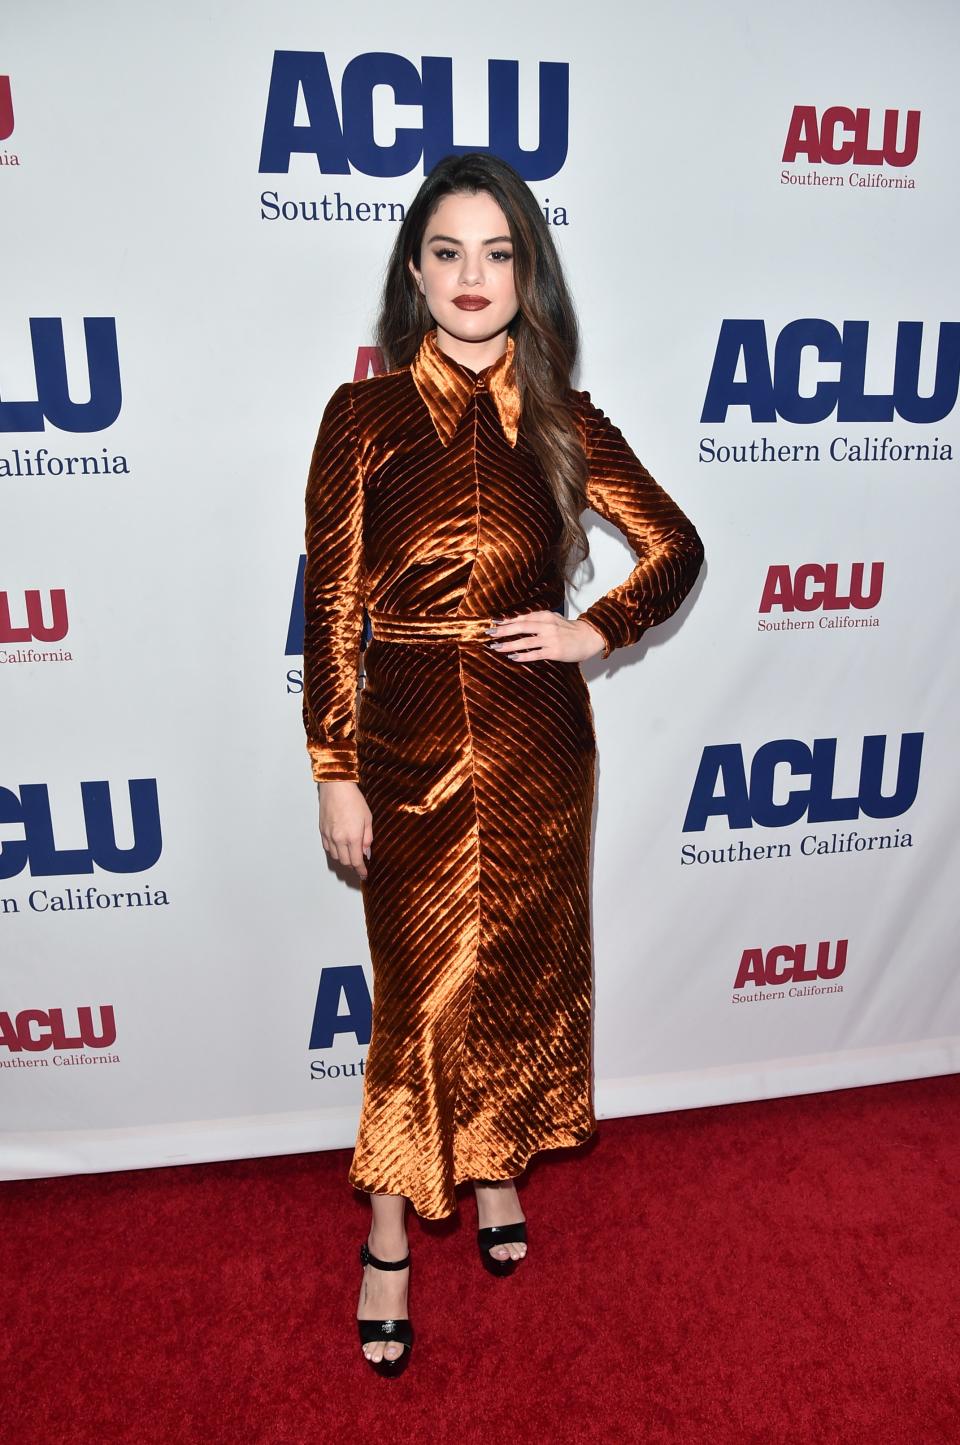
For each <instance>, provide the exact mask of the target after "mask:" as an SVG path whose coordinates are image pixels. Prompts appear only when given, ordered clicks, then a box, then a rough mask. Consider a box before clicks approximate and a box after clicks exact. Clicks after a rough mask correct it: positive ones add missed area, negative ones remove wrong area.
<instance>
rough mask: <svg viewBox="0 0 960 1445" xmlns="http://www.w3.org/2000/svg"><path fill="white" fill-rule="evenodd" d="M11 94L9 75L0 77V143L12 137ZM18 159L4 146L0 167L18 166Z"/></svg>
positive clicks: (0, 151) (1, 152)
mask: <svg viewBox="0 0 960 1445" xmlns="http://www.w3.org/2000/svg"><path fill="white" fill-rule="evenodd" d="M13 125H14V122H13V92H12V91H11V89H10V77H9V75H0V142H2V141H5V140H9V139H10V137H11V136H12V135H13ZM19 164H20V157H19V156H18V155H17V154H16V153H15V152H14V151H8V150H7V148H6V146H4V148H3V149H2V150H0V166H18V165H19Z"/></svg>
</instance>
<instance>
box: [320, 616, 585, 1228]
mask: <svg viewBox="0 0 960 1445" xmlns="http://www.w3.org/2000/svg"><path fill="white" fill-rule="evenodd" d="M373 626H374V634H375V635H374V640H373V641H372V642H370V643H369V644H368V646H367V649H366V652H365V654H364V657H365V683H364V687H363V689H362V691H361V693H360V701H359V716H358V756H359V771H360V788H361V791H362V793H363V795H364V797H365V799H366V801H367V803H368V805H369V807H370V809H371V812H372V814H373V820H374V821H373V845H372V850H371V857H370V861H369V863H368V865H367V868H368V873H367V878H366V880H365V881H364V883H363V885H362V887H363V898H364V907H365V916H366V925H367V936H368V941H369V947H370V956H371V959H372V962H373V980H374V986H373V1028H372V1034H371V1038H370V1047H369V1050H368V1054H367V1063H366V1073H365V1079H364V1099H363V1109H362V1115H361V1120H360V1127H359V1132H358V1136H357V1143H356V1149H355V1152H354V1156H353V1161H352V1165H351V1168H350V1172H349V1178H350V1180H351V1182H352V1183H353V1184H354V1185H356V1186H357V1187H358V1188H360V1189H363V1190H368V1191H371V1192H376V1193H400V1194H405V1195H407V1196H408V1197H409V1198H410V1199H411V1200H412V1202H413V1205H414V1207H415V1209H416V1210H417V1212H418V1214H420V1215H422V1216H423V1217H424V1218H428V1219H436V1218H441V1217H442V1216H444V1215H447V1214H449V1213H451V1212H452V1211H453V1209H454V1208H455V1205H456V1201H455V1198H454V1187H455V1186H456V1185H457V1184H459V1183H461V1182H463V1181H464V1180H468V1179H506V1178H511V1177H513V1176H515V1175H518V1174H520V1173H521V1172H522V1170H523V1168H524V1166H525V1164H526V1163H527V1161H528V1159H529V1158H530V1156H531V1155H532V1154H533V1153H534V1152H535V1151H537V1150H539V1149H546V1148H551V1147H556V1146H560V1145H571V1144H578V1143H580V1142H582V1141H583V1140H585V1139H587V1138H588V1137H589V1136H590V1134H591V1133H592V1132H593V1131H594V1129H595V1127H596V1121H595V1118H594V1112H593V1105H592V1078H591V1041H592V1031H591V1003H592V976H591V975H592V970H591V945H590V908H589V860H590V832H591V823H592V814H593V790H594V765H595V754H596V742H595V735H594V729H593V721H592V713H591V707H590V699H589V694H588V690H587V685H586V682H585V681H584V678H583V675H582V673H581V671H580V667H579V664H576V663H569V662H539V663H538V664H537V665H536V666H530V665H526V666H525V665H523V664H520V663H517V662H512V661H509V660H508V659H507V658H506V657H504V656H503V655H498V654H497V653H496V652H493V651H491V650H490V649H489V648H488V647H487V646H486V643H485V641H473V640H467V641H463V642H458V641H455V640H445V639H444V640H433V641H427V642H421V643H406V642H398V641H382V640H379V639H377V637H376V622H375V621H374V623H373ZM508 668H509V669H510V676H509V677H505V676H504V673H505V670H506V669H508Z"/></svg>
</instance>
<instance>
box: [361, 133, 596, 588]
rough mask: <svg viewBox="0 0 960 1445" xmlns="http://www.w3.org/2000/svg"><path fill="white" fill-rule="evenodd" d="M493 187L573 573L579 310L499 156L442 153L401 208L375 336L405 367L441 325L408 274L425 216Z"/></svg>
mask: <svg viewBox="0 0 960 1445" xmlns="http://www.w3.org/2000/svg"><path fill="white" fill-rule="evenodd" d="M457 191H466V192H470V193H475V192H477V191H486V192H487V193H488V194H489V195H491V196H492V197H493V199H494V200H495V201H496V202H497V204H498V205H499V207H500V209H501V210H502V211H503V213H504V215H505V216H506V218H507V223H508V225H509V227H510V236H511V239H512V241H513V251H514V259H513V274H514V284H515V286H516V291H517V301H518V303H519V310H518V312H517V314H516V316H515V317H514V318H513V321H512V322H511V323H510V327H509V331H510V335H511V336H512V337H513V342H514V354H513V363H514V375H515V378H516V383H517V387H518V389H519V392H520V401H521V420H520V425H521V428H522V431H523V435H524V437H525V438H526V441H527V443H528V445H529V446H530V449H531V451H532V452H533V453H534V455H535V456H536V458H537V460H538V461H539V463H540V465H541V467H542V469H543V473H544V476H545V477H546V479H547V482H548V483H549V485H550V487H551V490H552V491H553V494H554V497H555V498H556V502H557V507H558V508H559V511H560V515H561V517H562V519H563V533H562V535H561V538H560V542H559V547H558V557H557V561H558V563H559V565H560V567H561V570H562V571H563V573H564V576H565V578H566V579H567V580H569V577H570V569H572V567H574V566H576V565H577V564H578V563H579V562H580V561H582V560H583V558H584V557H586V555H587V552H588V544H587V537H586V533H585V532H584V529H583V527H582V526H581V524H580V513H581V512H582V511H583V509H584V508H585V506H586V505H587V502H586V486H587V459H586V456H585V454H584V450H583V445H582V442H581V439H580V433H579V430H578V428H577V424H576V422H575V420H574V418H573V415H572V413H571V410H570V406H569V402H568V397H567V393H568V390H569V387H570V375H571V372H572V370H573V367H574V364H575V362H576V359H577V352H578V350H579V342H580V337H579V329H578V326H577V316H576V312H575V310H574V307H573V302H572V300H571V298H570V293H569V291H568V289H567V283H566V281H565V279H564V275H563V267H562V266H561V264H560V257H559V256H558V255H557V250H556V247H555V246H554V244H553V237H552V236H551V234H550V228H549V227H548V225H547V223H546V221H545V219H544V217H543V213H542V212H541V210H540V208H539V206H538V205H537V202H536V198H535V197H534V195H533V192H532V191H531V190H530V187H529V186H528V185H527V183H526V181H525V180H524V179H523V177H522V176H521V175H519V173H518V172H517V171H515V170H514V169H513V167H512V166H510V165H508V164H507V162H506V161H503V160H501V159H500V158H499V157H498V156H493V155H486V154H484V153H483V152H480V151H471V152H467V153H466V154H464V155H451V156H445V157H444V159H443V160H441V161H439V162H438V163H437V164H436V165H435V166H434V168H433V170H432V171H431V172H430V174H429V175H428V176H426V177H425V178H424V181H423V184H422V185H421V186H420V189H419V190H418V191H417V194H416V195H415V196H414V198H413V200H412V201H411V203H410V205H409V207H408V208H407V213H406V215H405V217H404V220H403V224H402V225H401V227H400V231H399V233H398V235H397V239H396V242H395V244H394V247H393V251H392V252H391V255H390V259H389V261H388V263H387V270H386V276H385V279H384V285H383V296H382V299H381V303H380V314H379V317H378V320H377V328H376V340H377V345H378V346H379V347H380V350H381V352H382V354H383V359H384V362H385V364H386V365H387V366H388V367H389V368H391V369H393V368H397V367H401V366H407V365H409V363H410V362H411V361H412V360H413V358H414V357H415V356H416V354H417V351H418V349H419V346H420V343H421V341H422V340H423V338H424V336H425V335H426V333H427V332H428V331H429V330H431V329H432V327H433V326H434V324H435V323H434V320H433V317H432V316H431V315H430V312H429V311H428V309H427V303H426V300H425V299H424V297H423V295H422V293H421V292H420V290H419V288H418V287H417V285H416V283H415V281H414V278H413V276H412V275H411V273H410V267H409V264H408V263H409V262H410V261H411V260H412V261H413V264H414V265H415V266H416V268H417V270H419V269H420V248H421V245H422V242H423V237H424V234H425V232H426V227H427V222H428V221H429V220H430V217H431V216H432V214H433V212H434V210H435V209H436V207H437V206H438V205H439V204H440V202H441V200H442V199H443V197H444V196H448V195H450V194H451V193H453V192H457Z"/></svg>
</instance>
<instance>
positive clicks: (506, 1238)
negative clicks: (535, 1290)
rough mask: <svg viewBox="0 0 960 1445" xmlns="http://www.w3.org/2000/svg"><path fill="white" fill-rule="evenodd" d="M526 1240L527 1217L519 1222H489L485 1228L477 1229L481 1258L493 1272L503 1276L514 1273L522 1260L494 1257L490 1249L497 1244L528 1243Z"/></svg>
mask: <svg viewBox="0 0 960 1445" xmlns="http://www.w3.org/2000/svg"><path fill="white" fill-rule="evenodd" d="M526 1242H527V1221H526V1220H525V1219H521V1220H520V1222H519V1224H488V1225H486V1226H485V1228H483V1229H478V1230H477V1245H478V1247H479V1249H480V1258H481V1259H482V1260H483V1263H484V1266H485V1268H487V1269H488V1270H489V1271H490V1273H491V1274H495V1275H498V1276H500V1277H501V1278H502V1277H503V1276H504V1275H506V1274H513V1271H514V1270H515V1269H516V1267H517V1265H518V1264H520V1263H521V1261H520V1260H519V1259H494V1257H493V1255H492V1254H491V1253H490V1250H491V1249H492V1248H493V1246H494V1245H497V1244H526ZM525 1257H526V1256H524V1258H525Z"/></svg>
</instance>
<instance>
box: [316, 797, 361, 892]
mask: <svg viewBox="0 0 960 1445" xmlns="http://www.w3.org/2000/svg"><path fill="white" fill-rule="evenodd" d="M317 792H318V793H319V795H320V837H321V838H322V839H323V846H324V848H326V850H327V852H328V853H329V855H330V857H331V858H335V859H336V860H337V862H338V863H344V864H346V865H347V867H349V868H355V869H356V870H357V872H358V873H359V875H360V877H361V878H366V876H367V870H366V867H365V865H364V862H363V860H364V858H365V857H366V858H369V857H370V849H371V845H372V843H373V814H372V813H371V812H370V809H369V808H368V807H367V803H366V799H365V798H364V796H363V794H362V793H361V791H360V789H359V787H358V785H357V784H356V783H355V782H353V781H352V780H351V779H349V778H332V779H331V780H330V781H329V782H326V783H318V784H317Z"/></svg>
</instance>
